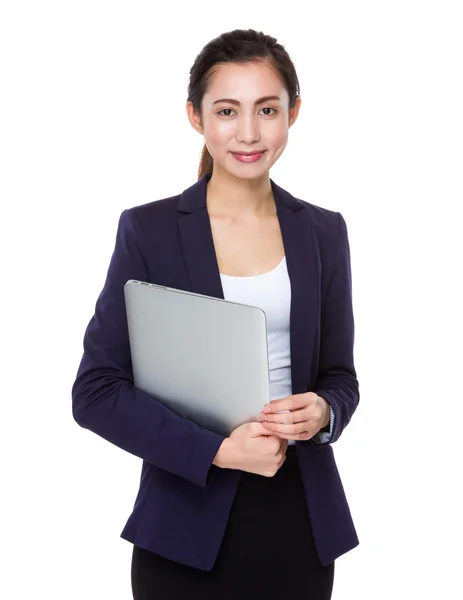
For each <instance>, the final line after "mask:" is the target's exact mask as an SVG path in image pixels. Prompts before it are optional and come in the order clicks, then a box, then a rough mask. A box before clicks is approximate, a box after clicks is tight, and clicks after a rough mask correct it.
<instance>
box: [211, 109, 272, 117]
mask: <svg viewBox="0 0 463 600" xmlns="http://www.w3.org/2000/svg"><path fill="white" fill-rule="evenodd" d="M226 110H229V111H231V112H235V111H234V110H232V109H231V108H222V110H219V112H218V113H217V114H219V115H220V114H222V113H223V112H224V111H226ZM261 110H273V112H274V113H275V114H276V113H277V112H278V111H277V110H276V109H275V108H271V107H270V106H265V107H264V108H262V109H261ZM222 116H224V117H228V116H230V115H228V114H227V115H222ZM265 116H267V117H269V116H271V113H270V114H269V113H266V114H265Z"/></svg>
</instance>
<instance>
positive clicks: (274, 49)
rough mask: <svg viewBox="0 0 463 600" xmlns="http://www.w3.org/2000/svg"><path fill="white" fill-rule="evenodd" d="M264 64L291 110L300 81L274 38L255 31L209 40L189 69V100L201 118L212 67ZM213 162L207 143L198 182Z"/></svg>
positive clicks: (200, 165) (212, 72)
mask: <svg viewBox="0 0 463 600" xmlns="http://www.w3.org/2000/svg"><path fill="white" fill-rule="evenodd" d="M250 61H264V62H267V63H268V64H269V65H270V66H271V67H273V68H274V69H275V71H276V73H277V74H278V76H279V77H280V79H281V82H282V84H283V85H284V86H285V88H286V91H287V92H288V96H289V107H290V108H293V107H294V105H295V103H296V98H297V97H298V96H299V93H300V91H299V80H298V78H297V75H296V69H295V68H294V64H293V62H292V60H291V59H290V57H289V55H288V52H287V51H286V50H285V48H284V46H282V45H281V44H279V43H278V42H277V40H276V38H274V37H271V36H270V35H265V34H264V33H262V32H261V31H255V30H254V29H234V30H233V31H229V32H227V33H222V35H220V36H219V37H216V38H214V39H213V40H211V41H210V42H209V43H208V44H206V46H204V48H203V49H202V50H201V52H200V53H199V54H198V56H197V57H196V60H195V62H194V64H193V66H192V67H191V69H190V80H189V84H188V98H187V101H191V102H192V104H193V107H194V109H195V110H196V111H197V112H198V113H199V114H200V115H201V112H202V111H201V104H202V100H203V97H204V94H205V93H206V92H207V90H208V88H209V86H210V82H211V76H212V75H213V74H214V72H215V67H216V66H217V65H218V64H223V63H245V62H250ZM212 168H213V159H212V156H211V155H210V153H209V151H208V149H207V146H206V144H204V148H203V150H202V154H201V160H200V163H199V169H198V180H199V179H201V177H203V175H205V174H206V173H207V172H212Z"/></svg>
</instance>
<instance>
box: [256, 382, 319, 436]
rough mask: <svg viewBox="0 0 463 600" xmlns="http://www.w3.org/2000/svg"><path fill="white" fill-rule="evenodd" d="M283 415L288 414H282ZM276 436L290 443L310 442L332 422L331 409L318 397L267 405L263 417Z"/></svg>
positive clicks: (292, 398) (288, 398) (298, 396)
mask: <svg viewBox="0 0 463 600" xmlns="http://www.w3.org/2000/svg"><path fill="white" fill-rule="evenodd" d="M279 411H285V412H283V413H279V414H278V412H279ZM259 420H260V422H261V423H262V425H263V426H264V427H265V428H266V429H267V430H268V431H269V432H271V433H272V434H273V435H276V436H278V437H280V438H282V439H286V440H310V438H311V437H313V436H314V435H315V434H316V433H318V432H319V431H320V429H322V428H323V427H325V426H326V425H328V423H329V422H330V405H329V404H328V402H327V401H326V400H325V399H324V398H322V397H321V396H318V394H315V393H314V392H306V393H304V394H294V395H293V396H286V397H285V398H279V399H278V400H272V401H271V402H270V404H267V405H266V406H265V407H264V409H263V410H262V413H261V415H260V417H259Z"/></svg>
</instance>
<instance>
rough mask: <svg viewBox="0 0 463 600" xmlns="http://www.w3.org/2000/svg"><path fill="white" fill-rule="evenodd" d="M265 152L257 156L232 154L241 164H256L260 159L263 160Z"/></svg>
mask: <svg viewBox="0 0 463 600" xmlns="http://www.w3.org/2000/svg"><path fill="white" fill-rule="evenodd" d="M264 152H265V150H264ZM264 152H259V153H256V154H250V155H247V154H235V152H232V154H233V156H234V157H235V158H236V160H239V161H240V162H246V163H249V162H256V160H259V158H261V157H262V156H263V154H264Z"/></svg>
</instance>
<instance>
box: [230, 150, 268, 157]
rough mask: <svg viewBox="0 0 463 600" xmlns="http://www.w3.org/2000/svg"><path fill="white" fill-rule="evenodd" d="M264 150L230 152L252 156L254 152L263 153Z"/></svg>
mask: <svg viewBox="0 0 463 600" xmlns="http://www.w3.org/2000/svg"><path fill="white" fill-rule="evenodd" d="M264 152H265V150H256V151H254V152H232V154H239V155H240V156H254V154H263V153H264Z"/></svg>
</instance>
